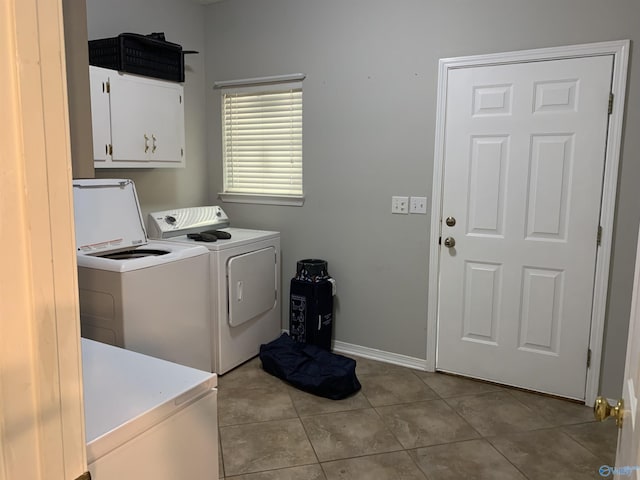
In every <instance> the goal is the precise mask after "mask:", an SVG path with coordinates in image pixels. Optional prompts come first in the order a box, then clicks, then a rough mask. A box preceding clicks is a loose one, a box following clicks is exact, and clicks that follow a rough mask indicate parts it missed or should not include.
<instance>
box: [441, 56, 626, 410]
mask: <svg viewBox="0 0 640 480" xmlns="http://www.w3.org/2000/svg"><path fill="white" fill-rule="evenodd" d="M612 65H613V56H612V55H602V56H593V57H583V58H572V59H563V60H548V61H539V62H523V63H512V64H503V65H493V66H476V67H467V68H459V69H452V70H451V71H450V72H449V77H448V81H447V102H446V112H445V113H446V119H445V140H444V150H445V157H444V158H445V160H444V183H443V197H442V212H441V213H442V243H443V245H442V247H441V254H440V255H441V258H440V278H439V283H440V289H439V299H438V347H437V348H438V353H437V360H436V368H437V369H438V370H443V371H449V372H454V373H459V374H463V375H469V376H472V377H476V378H482V379H487V380H492V381H496V382H500V383H504V384H508V385H514V386H519V387H524V388H528V389H532V390H537V391H541V392H547V393H552V394H557V395H561V396H565V397H571V398H576V399H584V398H585V380H586V370H587V354H588V341H589V329H590V322H591V307H592V295H593V286H594V272H595V260H596V251H597V234H598V219H599V213H600V202H601V191H602V181H603V170H604V158H605V147H606V135H607V123H608V102H609V92H610V91H611V78H612ZM448 217H451V219H450V220H449V222H448V223H447V222H446V219H447V218H448ZM454 219H455V220H454ZM454 222H455V224H453V223H454ZM449 224H452V225H451V226H449ZM447 238H450V239H453V240H454V241H455V246H453V247H446V246H445V243H447V244H449V245H450V244H451V241H446V239H447Z"/></svg>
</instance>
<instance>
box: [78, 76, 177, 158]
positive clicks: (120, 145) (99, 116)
mask: <svg viewBox="0 0 640 480" xmlns="http://www.w3.org/2000/svg"><path fill="white" fill-rule="evenodd" d="M89 68H90V79H91V112H92V118H93V155H94V165H95V167H96V168H145V167H147V168H151V167H174V168H175V167H184V165H185V161H184V102H183V91H184V90H183V86H182V85H181V84H179V83H175V82H168V81H164V80H157V79H153V78H148V77H141V76H138V75H130V74H123V73H119V72H117V71H115V70H109V69H106V68H101V67H94V66H90V67H89Z"/></svg>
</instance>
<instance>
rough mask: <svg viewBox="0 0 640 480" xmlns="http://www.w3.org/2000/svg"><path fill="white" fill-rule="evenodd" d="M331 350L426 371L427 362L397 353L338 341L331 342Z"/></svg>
mask: <svg viewBox="0 0 640 480" xmlns="http://www.w3.org/2000/svg"><path fill="white" fill-rule="evenodd" d="M333 350H334V351H335V352H337V353H342V354H346V355H355V356H356V357H363V358H368V359H370V360H378V361H379V362H384V363H391V364H393V365H399V366H401V367H407V368H413V369H414V370H422V371H425V370H426V369H427V361H426V360H425V359H423V358H415V357H409V356H407V355H401V354H399V353H392V352H385V351H383V350H378V349H375V348H369V347H361V346H360V345H353V344H352V343H345V342H340V341H338V340H334V341H333Z"/></svg>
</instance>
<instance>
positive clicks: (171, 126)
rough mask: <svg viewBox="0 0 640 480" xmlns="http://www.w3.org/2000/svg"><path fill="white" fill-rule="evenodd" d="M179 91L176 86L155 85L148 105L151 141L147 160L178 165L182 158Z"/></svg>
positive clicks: (180, 93) (182, 139)
mask: <svg viewBox="0 0 640 480" xmlns="http://www.w3.org/2000/svg"><path fill="white" fill-rule="evenodd" d="M182 94H183V87H182V85H180V84H177V83H171V82H162V83H158V84H157V85H156V86H155V88H154V89H153V102H152V104H151V105H149V118H148V120H149V123H148V125H149V127H148V131H149V133H148V135H150V137H151V150H150V152H151V155H150V157H149V158H150V160H153V161H154V162H181V161H182V158H183V156H184V107H183V104H182Z"/></svg>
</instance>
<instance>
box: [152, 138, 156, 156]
mask: <svg viewBox="0 0 640 480" xmlns="http://www.w3.org/2000/svg"><path fill="white" fill-rule="evenodd" d="M151 138H152V145H153V146H152V147H151V152H152V153H156V136H155V135H153V134H151Z"/></svg>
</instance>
